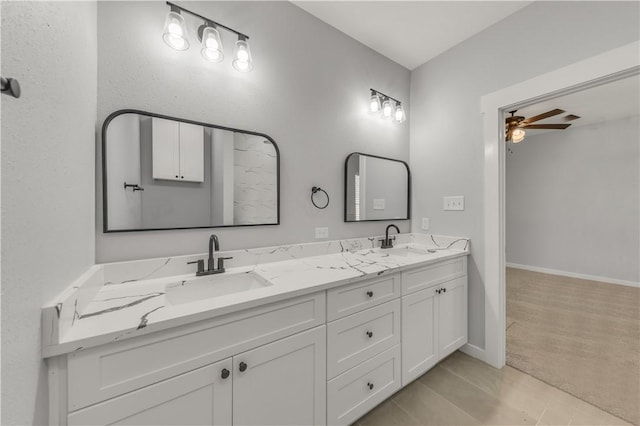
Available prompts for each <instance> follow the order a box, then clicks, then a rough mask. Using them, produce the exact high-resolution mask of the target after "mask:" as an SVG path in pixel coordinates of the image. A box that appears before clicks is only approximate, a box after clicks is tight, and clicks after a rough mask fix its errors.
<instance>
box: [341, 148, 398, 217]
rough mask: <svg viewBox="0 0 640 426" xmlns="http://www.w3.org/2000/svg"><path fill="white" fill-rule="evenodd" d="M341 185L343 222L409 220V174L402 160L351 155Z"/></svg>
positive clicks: (360, 154) (357, 154) (355, 153)
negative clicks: (342, 187) (342, 190)
mask: <svg viewBox="0 0 640 426" xmlns="http://www.w3.org/2000/svg"><path fill="white" fill-rule="evenodd" d="M344 182H345V188H344V193H345V207H344V221H345V222H362V221H375V220H401V219H409V218H410V211H411V198H410V197H411V175H410V173H409V166H408V165H407V163H405V162H404V161H400V160H393V159H391V158H384V157H378V156H376V155H369V154H362V153H360V152H354V153H351V154H349V156H347V160H346V161H345V179H344Z"/></svg>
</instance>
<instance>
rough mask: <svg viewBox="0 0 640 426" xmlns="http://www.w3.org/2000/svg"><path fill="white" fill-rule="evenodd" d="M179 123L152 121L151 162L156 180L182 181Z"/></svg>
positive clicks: (160, 120)
mask: <svg viewBox="0 0 640 426" xmlns="http://www.w3.org/2000/svg"><path fill="white" fill-rule="evenodd" d="M178 124H179V123H178V122H177V121H172V120H165V119H164V118H157V117H153V118H152V119H151V141H152V143H151V145H152V148H151V151H152V153H151V161H152V167H151V168H152V170H153V178H154V179H168V180H179V179H180V175H179V174H180V144H179V140H180V130H179V126H178Z"/></svg>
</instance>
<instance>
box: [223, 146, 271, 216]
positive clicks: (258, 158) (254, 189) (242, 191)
mask: <svg viewBox="0 0 640 426" xmlns="http://www.w3.org/2000/svg"><path fill="white" fill-rule="evenodd" d="M276 161H277V158H276V155H275V152H274V148H273V145H272V144H271V143H270V142H269V141H265V138H264V137H261V136H255V135H247V134H240V133H236V134H234V150H233V162H234V191H233V200H234V201H233V204H234V206H233V220H234V223H236V224H252V223H274V222H276V221H277V216H276V212H275V209H274V208H273V207H275V206H276V205H277V196H278V194H277V177H276V174H275V170H276Z"/></svg>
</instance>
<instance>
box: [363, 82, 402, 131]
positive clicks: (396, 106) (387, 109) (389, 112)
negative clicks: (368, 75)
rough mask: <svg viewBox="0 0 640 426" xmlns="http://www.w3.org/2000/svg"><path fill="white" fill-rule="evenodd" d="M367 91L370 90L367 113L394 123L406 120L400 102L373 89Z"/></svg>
mask: <svg viewBox="0 0 640 426" xmlns="http://www.w3.org/2000/svg"><path fill="white" fill-rule="evenodd" d="M369 90H371V99H370V101H369V112H371V113H372V114H381V116H382V117H383V118H387V119H391V120H393V122H394V123H404V122H405V121H406V120H407V114H406V113H405V112H404V108H403V106H402V102H400V101H399V100H397V99H395V98H392V97H391V96H389V95H385V94H384V93H382V92H379V91H377V90H375V89H369Z"/></svg>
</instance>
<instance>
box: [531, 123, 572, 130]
mask: <svg viewBox="0 0 640 426" xmlns="http://www.w3.org/2000/svg"><path fill="white" fill-rule="evenodd" d="M569 126H571V123H566V124H525V125H524V126H519V127H522V128H524V129H555V130H562V129H566V128H567V127H569Z"/></svg>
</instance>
